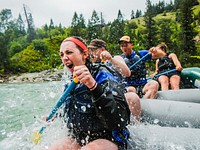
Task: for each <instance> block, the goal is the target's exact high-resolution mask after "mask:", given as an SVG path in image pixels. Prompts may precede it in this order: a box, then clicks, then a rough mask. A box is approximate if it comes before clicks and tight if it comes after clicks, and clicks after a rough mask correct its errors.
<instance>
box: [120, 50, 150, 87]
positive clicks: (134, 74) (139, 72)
mask: <svg viewBox="0 0 200 150" xmlns="http://www.w3.org/2000/svg"><path fill="white" fill-rule="evenodd" d="M147 53H148V50H141V51H139V52H138V54H136V52H135V51H133V52H132V54H131V55H130V56H126V55H124V54H122V55H121V56H122V57H123V58H124V60H125V62H126V64H127V66H128V67H130V66H131V65H133V64H134V63H135V62H136V61H138V60H139V59H140V58H141V57H143V56H144V55H146V54H147ZM149 59H151V55H149V56H148V57H147V58H146V59H144V60H143V61H141V62H140V63H138V65H136V66H135V67H134V68H132V69H131V76H130V77H128V78H125V83H126V85H127V86H135V87H137V86H141V85H142V86H143V85H145V84H146V83H147V79H146V71H147V70H146V65H145V62H146V61H147V60H149Z"/></svg>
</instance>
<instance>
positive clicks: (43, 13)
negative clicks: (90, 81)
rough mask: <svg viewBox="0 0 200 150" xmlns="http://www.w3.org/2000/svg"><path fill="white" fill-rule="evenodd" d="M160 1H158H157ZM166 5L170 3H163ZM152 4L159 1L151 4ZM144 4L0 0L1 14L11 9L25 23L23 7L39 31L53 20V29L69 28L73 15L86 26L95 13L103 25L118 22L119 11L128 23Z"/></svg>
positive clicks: (108, 0)
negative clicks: (79, 17)
mask: <svg viewBox="0 0 200 150" xmlns="http://www.w3.org/2000/svg"><path fill="white" fill-rule="evenodd" d="M160 1H161V0H160ZM164 1H165V2H166V3H169V2H170V0H164ZM151 2H152V3H153V4H155V3H158V2H159V0H152V1H151ZM145 3H146V0H0V11H1V10H2V9H5V8H7V9H11V11H12V15H13V17H14V18H16V19H17V18H18V16H19V13H20V14H21V15H22V18H23V20H24V21H25V14H24V9H23V4H24V5H25V6H26V10H27V11H28V12H30V13H31V14H32V16H33V19H34V25H35V27H41V26H43V25H45V24H48V25H49V23H50V19H53V22H54V25H59V24H60V23H61V24H62V26H65V27H69V26H70V25H71V21H72V17H73V15H74V12H76V13H77V14H78V15H80V14H83V17H84V19H85V21H86V24H87V23H88V19H90V18H91V16H92V12H93V11H94V10H95V11H96V12H97V13H98V14H99V15H100V13H101V12H102V15H103V18H104V20H105V22H106V23H107V22H109V21H113V20H114V19H116V18H117V14H118V11H119V10H120V11H121V13H122V15H123V17H124V19H125V20H126V19H128V20H129V19H130V16H131V11H132V10H133V11H134V12H136V10H137V9H138V10H142V12H144V11H145V8H146V5H145Z"/></svg>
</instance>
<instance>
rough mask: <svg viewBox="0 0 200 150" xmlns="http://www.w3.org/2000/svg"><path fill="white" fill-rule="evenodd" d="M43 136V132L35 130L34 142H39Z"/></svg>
mask: <svg viewBox="0 0 200 150" xmlns="http://www.w3.org/2000/svg"><path fill="white" fill-rule="evenodd" d="M41 136H42V134H41V133H40V132H39V131H35V132H34V133H33V142H34V143H35V144H38V143H39V142H40V139H41Z"/></svg>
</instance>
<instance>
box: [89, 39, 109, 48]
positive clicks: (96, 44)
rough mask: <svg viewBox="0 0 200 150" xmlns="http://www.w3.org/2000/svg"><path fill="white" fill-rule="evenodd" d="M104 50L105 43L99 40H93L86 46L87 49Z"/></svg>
mask: <svg viewBox="0 0 200 150" xmlns="http://www.w3.org/2000/svg"><path fill="white" fill-rule="evenodd" d="M102 47H104V48H106V42H105V41H103V40H101V39H94V40H92V41H91V42H90V44H89V45H88V49H97V48H102Z"/></svg>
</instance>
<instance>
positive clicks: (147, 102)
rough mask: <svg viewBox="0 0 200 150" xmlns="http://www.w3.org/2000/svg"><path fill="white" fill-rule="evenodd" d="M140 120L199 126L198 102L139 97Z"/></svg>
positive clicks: (199, 110)
mask: <svg viewBox="0 0 200 150" xmlns="http://www.w3.org/2000/svg"><path fill="white" fill-rule="evenodd" d="M140 102H141V107H142V120H141V121H142V122H144V123H146V124H154V125H160V126H168V127H188V128H200V104H198V103H190V102H179V101H169V100H157V99H141V100H140Z"/></svg>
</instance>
